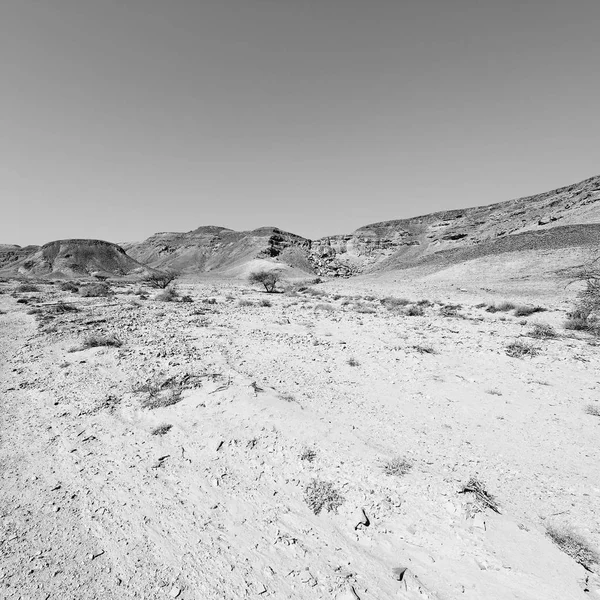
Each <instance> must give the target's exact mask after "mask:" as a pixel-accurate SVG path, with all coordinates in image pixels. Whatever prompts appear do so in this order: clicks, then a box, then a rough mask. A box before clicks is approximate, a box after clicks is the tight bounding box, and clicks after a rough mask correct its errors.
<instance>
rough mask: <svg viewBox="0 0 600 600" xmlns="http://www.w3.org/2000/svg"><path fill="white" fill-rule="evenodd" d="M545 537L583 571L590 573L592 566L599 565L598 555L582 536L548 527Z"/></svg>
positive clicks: (599, 558)
mask: <svg viewBox="0 0 600 600" xmlns="http://www.w3.org/2000/svg"><path fill="white" fill-rule="evenodd" d="M546 535H547V536H548V537H549V538H550V539H551V540H552V541H553V542H554V543H555V544H556V545H557V546H558V547H559V548H560V549H561V550H562V551H563V552H564V553H565V554H567V555H568V556H570V557H571V558H572V559H573V560H574V561H575V562H577V563H579V564H580V565H581V566H582V567H583V568H584V569H587V570H588V571H592V567H593V566H594V565H598V564H600V557H599V555H598V553H597V552H596V551H595V550H594V549H593V548H592V547H591V545H590V544H589V543H588V542H587V541H586V540H585V539H584V538H583V537H582V536H580V535H578V534H576V533H574V532H573V531H570V530H568V529H559V528H557V527H552V526H550V527H548V529H546Z"/></svg>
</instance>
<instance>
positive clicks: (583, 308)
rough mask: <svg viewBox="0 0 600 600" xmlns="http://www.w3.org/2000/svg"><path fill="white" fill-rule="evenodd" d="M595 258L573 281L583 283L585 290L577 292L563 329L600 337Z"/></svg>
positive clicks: (598, 277)
mask: <svg viewBox="0 0 600 600" xmlns="http://www.w3.org/2000/svg"><path fill="white" fill-rule="evenodd" d="M598 260H600V259H599V258H596V259H595V260H593V261H592V262H591V263H589V264H588V265H586V266H585V267H584V268H583V269H582V270H581V271H579V272H578V273H577V274H576V276H575V279H574V281H578V282H583V283H584V284H585V288H584V289H583V290H582V291H581V292H579V294H578V296H577V302H576V304H575V306H574V308H573V310H572V311H571V312H570V313H569V314H568V315H567V317H568V319H567V321H566V322H565V324H564V328H565V329H571V330H575V331H587V332H589V333H592V334H594V335H600V324H599V320H598V317H599V316H600V269H598V266H597V262H598Z"/></svg>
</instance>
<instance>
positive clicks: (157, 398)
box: [141, 386, 182, 410]
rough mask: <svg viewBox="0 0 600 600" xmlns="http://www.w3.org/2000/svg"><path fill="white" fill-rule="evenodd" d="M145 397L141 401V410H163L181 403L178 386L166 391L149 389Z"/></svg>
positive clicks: (180, 391) (180, 392)
mask: <svg viewBox="0 0 600 600" xmlns="http://www.w3.org/2000/svg"><path fill="white" fill-rule="evenodd" d="M147 394H148V395H147V396H146V397H145V398H144V399H143V400H142V401H141V405H142V408H148V409H150V410H152V409H155V408H165V407H167V406H173V404H177V403H178V402H181V400H182V397H181V394H182V389H181V387H179V386H176V387H172V388H169V387H167V388H166V389H162V388H159V389H149V390H148V392H147Z"/></svg>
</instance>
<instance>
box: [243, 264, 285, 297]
mask: <svg viewBox="0 0 600 600" xmlns="http://www.w3.org/2000/svg"><path fill="white" fill-rule="evenodd" d="M280 280H281V273H279V272H278V271H266V270H264V269H263V270H261V271H254V273H250V276H249V277H248V281H249V282H250V283H257V284H260V285H263V286H264V287H265V290H267V292H268V293H269V294H271V293H273V292H274V291H275V286H276V285H277V282H278V281H280Z"/></svg>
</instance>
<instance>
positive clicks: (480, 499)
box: [459, 477, 500, 514]
mask: <svg viewBox="0 0 600 600" xmlns="http://www.w3.org/2000/svg"><path fill="white" fill-rule="evenodd" d="M467 492H469V493H471V494H474V495H475V499H476V500H477V503H478V505H479V506H480V507H481V508H482V509H483V508H491V509H492V510H493V511H494V512H497V513H498V514H500V509H499V507H498V503H497V502H496V499H495V498H494V496H492V495H491V494H490V493H489V492H488V491H487V490H486V489H485V486H484V485H483V483H481V481H479V479H477V478H475V477H471V479H469V481H468V483H466V484H465V485H463V487H462V489H461V490H460V492H459V493H460V494H466V493H467Z"/></svg>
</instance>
